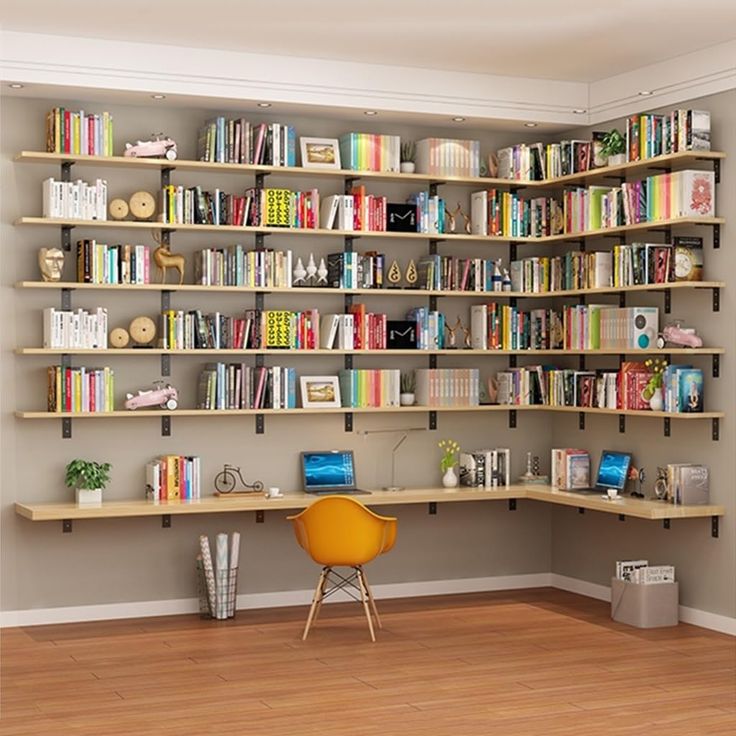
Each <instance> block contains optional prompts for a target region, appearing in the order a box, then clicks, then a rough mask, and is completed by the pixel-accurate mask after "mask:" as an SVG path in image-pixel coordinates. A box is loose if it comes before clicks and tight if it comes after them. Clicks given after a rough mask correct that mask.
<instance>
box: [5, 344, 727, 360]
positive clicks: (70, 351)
mask: <svg viewBox="0 0 736 736" xmlns="http://www.w3.org/2000/svg"><path fill="white" fill-rule="evenodd" d="M725 352H726V349H725V348H720V347H713V348H661V349H660V348H652V349H651V350H623V351H622V350H565V349H554V350H551V349H550V350H452V349H449V348H444V349H441V350H417V349H411V348H404V349H396V350H390V349H386V350H342V349H337V348H336V349H334V350H327V349H324V348H319V349H315V350H280V349H276V348H262V349H256V348H248V349H247V350H238V349H234V348H221V349H219V350H216V349H214V348H206V349H204V348H203V349H187V350H166V349H163V348H108V349H104V350H100V349H91V348H88V349H85V348H30V347H28V348H16V349H15V353H16V355H105V356H110V355H112V356H115V355H135V356H139V357H142V356H146V355H156V356H158V355H182V356H190V355H194V356H196V355H201V356H204V355H222V356H232V355H241V356H247V355H281V356H288V357H289V358H293V357H294V356H313V355H389V356H390V355H449V356H453V357H458V358H463V357H466V358H467V357H476V356H479V355H483V356H493V355H498V356H503V355H520V356H524V355H527V356H530V357H533V356H535V355H560V356H562V355H622V354H624V355H723V354H724V353H725Z"/></svg>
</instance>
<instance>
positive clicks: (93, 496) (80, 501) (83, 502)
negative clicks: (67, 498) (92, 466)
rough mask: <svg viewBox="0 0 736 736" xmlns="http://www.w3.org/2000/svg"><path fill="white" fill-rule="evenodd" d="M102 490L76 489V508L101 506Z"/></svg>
mask: <svg viewBox="0 0 736 736" xmlns="http://www.w3.org/2000/svg"><path fill="white" fill-rule="evenodd" d="M101 505H102V488H77V506H101Z"/></svg>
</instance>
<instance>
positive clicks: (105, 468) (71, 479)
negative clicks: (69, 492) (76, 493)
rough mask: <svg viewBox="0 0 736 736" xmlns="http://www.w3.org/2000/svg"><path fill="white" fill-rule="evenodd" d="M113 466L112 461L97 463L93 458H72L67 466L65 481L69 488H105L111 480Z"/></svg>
mask: <svg viewBox="0 0 736 736" xmlns="http://www.w3.org/2000/svg"><path fill="white" fill-rule="evenodd" d="M111 468H112V465H110V463H96V462H94V461H93V460H79V459H77V460H72V461H71V462H70V463H69V464H68V465H67V466H66V476H65V478H64V482H65V483H66V484H67V486H69V488H82V489H85V490H93V489H95V488H101V489H104V488H106V487H107V484H108V483H109V482H110V469H111Z"/></svg>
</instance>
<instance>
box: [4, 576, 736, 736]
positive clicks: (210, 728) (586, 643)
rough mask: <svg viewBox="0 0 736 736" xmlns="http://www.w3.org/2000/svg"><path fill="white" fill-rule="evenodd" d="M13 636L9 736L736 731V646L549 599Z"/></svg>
mask: <svg viewBox="0 0 736 736" xmlns="http://www.w3.org/2000/svg"><path fill="white" fill-rule="evenodd" d="M379 610H380V611H381V614H382V618H383V622H384V629H383V631H381V632H379V633H378V642H377V643H376V644H371V643H370V641H369V639H368V631H367V627H366V625H365V619H363V614H362V610H361V609H360V608H359V607H358V605H357V604H333V605H330V606H325V608H324V609H323V613H322V616H321V618H320V620H319V621H318V623H317V625H316V627H315V628H314V629H313V631H312V633H311V634H310V638H309V639H308V640H307V641H306V642H302V641H301V639H300V634H301V630H302V625H303V622H304V619H305V617H306V608H293V609H277V610H265V611H257V612H252V611H241V612H239V613H238V616H237V618H236V619H235V620H233V621H230V622H211V621H201V620H200V619H199V618H196V617H193V616H178V617H170V618H156V619H139V620H134V621H131V620H126V621H120V622H110V623H107V622H102V623H89V624H67V625H63V626H42V627H31V628H25V629H6V630H4V631H3V632H2V714H1V719H0V733H1V734H2V735H3V736H11V735H12V736H21V735H28V734H43V736H122V735H123V734H125V736H188V735H189V734H192V735H193V734H197V735H199V734H207V735H208V736H220V735H221V734H222V735H223V736H224V735H225V734H227V735H229V734H244V735H247V736H261V734H263V735H264V736H265V735H266V734H268V736H292V735H293V736H305V735H309V734H314V735H316V734H319V735H320V736H348V734H350V735H351V736H353V735H355V736H379V735H381V736H420V735H421V736H474V735H475V734H479V735H480V734H482V735H483V736H486V735H488V734H494V735H498V736H537V735H540V736H541V735H542V734H544V735H545V736H556V735H558V734H565V735H566V736H567V735H570V736H599V735H600V734H622V735H624V734H627V735H629V734H630V735H632V736H639V735H640V734H641V735H643V734H646V735H647V736H660V735H661V736H705V735H707V734H723V735H724V736H725V735H726V734H728V735H729V736H733V734H735V733H736V640H735V639H734V638H732V637H728V636H725V635H720V634H716V633H713V632H710V631H707V630H705V629H700V628H696V627H693V626H687V625H684V624H681V625H680V626H678V627H675V628H668V629H652V630H642V629H635V628H630V627H627V626H623V625H620V624H616V623H613V622H612V621H611V620H610V618H609V616H608V605H607V604H605V603H602V602H599V601H593V600H590V599H588V598H583V597H579V596H575V595H573V594H570V593H564V592H561V591H557V590H551V589H546V588H545V589H539V590H533V591H519V592H504V593H492V594H473V595H463V596H451V597H441V598H440V597H437V598H422V599H406V600H396V601H379Z"/></svg>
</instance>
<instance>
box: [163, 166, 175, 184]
mask: <svg viewBox="0 0 736 736" xmlns="http://www.w3.org/2000/svg"><path fill="white" fill-rule="evenodd" d="M173 170H174V167H173V166H163V167H162V168H161V188H162V189H163V187H168V186H169V184H171V172H172V171H173Z"/></svg>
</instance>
